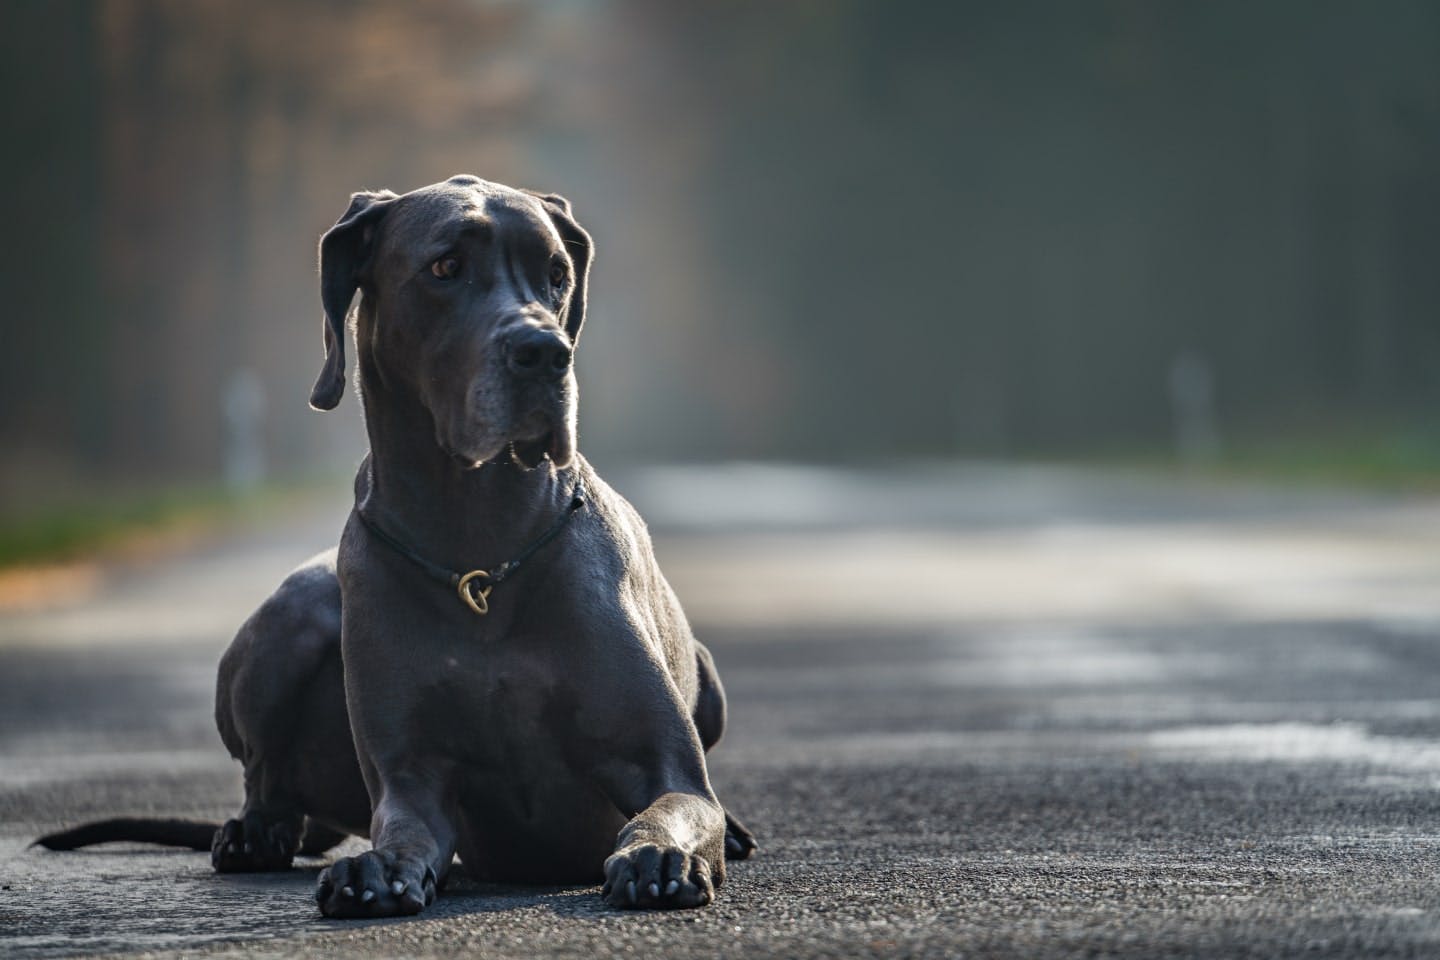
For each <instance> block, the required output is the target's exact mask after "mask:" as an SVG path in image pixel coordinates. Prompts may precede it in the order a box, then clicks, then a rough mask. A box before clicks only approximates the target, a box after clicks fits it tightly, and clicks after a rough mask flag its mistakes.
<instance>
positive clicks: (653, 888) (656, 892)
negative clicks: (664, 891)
mask: <svg viewBox="0 0 1440 960" xmlns="http://www.w3.org/2000/svg"><path fill="white" fill-rule="evenodd" d="M646 889H647V890H649V891H650V896H652V897H658V896H660V884H658V883H652V884H650V886H649V887H647V888H646Z"/></svg>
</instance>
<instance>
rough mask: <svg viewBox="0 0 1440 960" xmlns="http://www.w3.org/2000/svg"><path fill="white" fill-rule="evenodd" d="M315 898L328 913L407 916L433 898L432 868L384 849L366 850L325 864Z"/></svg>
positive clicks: (324, 912) (427, 904) (358, 915)
mask: <svg viewBox="0 0 1440 960" xmlns="http://www.w3.org/2000/svg"><path fill="white" fill-rule="evenodd" d="M315 901H316V902H317V903H319V904H320V912H321V913H323V914H324V915H325V916H327V917H399V916H409V915H411V914H416V913H419V912H420V911H421V910H424V909H425V908H426V907H428V906H429V905H430V904H431V903H433V902H434V901H435V871H434V870H432V869H430V867H429V866H427V865H426V864H423V863H420V862H418V861H415V860H402V859H400V858H399V857H396V856H395V855H394V854H392V853H388V852H386V851H384V850H367V851H366V852H365V853H362V854H360V856H358V857H343V858H341V859H339V860H336V861H335V862H334V863H332V864H331V865H330V866H329V867H327V868H326V869H325V871H324V872H322V873H321V874H320V884H319V886H317V887H316V888H315Z"/></svg>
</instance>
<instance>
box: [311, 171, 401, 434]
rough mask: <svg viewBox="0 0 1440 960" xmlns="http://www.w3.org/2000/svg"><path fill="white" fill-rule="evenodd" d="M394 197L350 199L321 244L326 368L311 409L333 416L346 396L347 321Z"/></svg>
mask: <svg viewBox="0 0 1440 960" xmlns="http://www.w3.org/2000/svg"><path fill="white" fill-rule="evenodd" d="M397 199H398V197H397V196H396V195H395V194H394V193H391V192H390V191H389V190H380V191H376V192H369V191H367V192H364V193H357V194H354V195H353V196H352V197H351V198H350V206H349V208H348V209H346V211H345V212H344V213H343V214H342V215H341V216H340V219H339V220H337V221H335V226H333V227H331V228H330V229H329V230H327V231H325V236H323V237H321V238H320V301H321V303H322V304H324V307H325V326H324V340H325V365H324V366H322V367H321V368H320V376H319V378H317V379H316V381H315V387H314V389H313V390H311V391H310V406H312V407H314V408H315V409H316V410H334V409H335V405H336V404H338V403H339V402H340V397H341V396H343V395H344V393H345V318H346V317H347V316H348V315H349V313H350V301H351V300H352V299H353V298H354V296H355V290H356V288H357V287H359V285H360V268H361V267H362V266H363V265H364V264H365V261H366V260H368V259H369V257H370V247H371V241H372V240H373V239H374V235H375V225H376V224H377V223H378V222H379V220H380V218H381V217H382V216H383V215H384V214H385V211H386V210H388V209H390V204H392V203H394V202H395V200H397Z"/></svg>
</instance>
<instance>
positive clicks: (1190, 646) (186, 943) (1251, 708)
mask: <svg viewBox="0 0 1440 960" xmlns="http://www.w3.org/2000/svg"><path fill="white" fill-rule="evenodd" d="M619 480H620V482H619V483H618V484H617V485H618V486H620V488H621V489H622V491H624V492H627V493H629V494H631V496H632V498H633V499H635V500H636V502H637V503H638V504H639V505H640V506H641V507H642V510H644V511H645V512H646V513H647V515H648V516H649V517H650V519H651V522H652V526H653V527H654V528H655V530H656V532H657V536H658V544H659V550H660V555H661V560H662V563H664V564H665V566H666V568H667V571H668V572H669V574H670V576H671V579H672V581H673V582H674V583H675V585H676V587H677V590H678V592H679V593H680V596H681V598H682V600H684V601H685V602H686V604H687V607H688V609H689V610H690V611H691V615H692V619H694V620H695V622H696V625H697V630H698V631H699V632H701V633H702V635H703V636H704V638H705V639H706V641H707V642H708V643H709V644H710V645H711V648H712V649H713V650H714V652H715V654H716V658H717V660H718V662H719V664H720V669H721V672H722V674H723V676H724V678H725V682H726V685H727V688H728V691H729V695H730V702H731V716H732V723H731V730H730V734H729V736H728V737H727V739H726V741H725V742H724V743H722V744H721V745H720V746H719V747H718V748H717V750H716V751H715V752H714V753H713V754H712V762H711V773H712V779H713V780H714V782H715V784H716V787H717V790H718V791H719V792H720V795H721V797H722V799H723V800H724V801H725V802H726V804H727V805H728V806H730V807H731V808H733V809H734V810H735V811H736V812H737V813H738V814H739V815H740V816H741V817H742V818H743V819H744V820H745V821H746V822H747V823H748V824H749V825H750V826H751V827H752V828H753V829H754V830H755V831H756V833H757V834H758V836H759V838H760V841H761V844H762V849H761V852H760V853H759V855H757V857H756V858H755V859H753V860H751V861H750V862H748V863H744V864H739V865H734V866H732V870H731V875H730V880H729V882H728V883H727V885H726V886H725V887H724V888H723V889H722V891H721V895H720V897H719V898H718V900H717V902H716V903H715V904H714V905H713V906H711V907H709V908H707V909H704V910H700V911H692V912H684V913H675V914H663V915H655V914H636V913H621V912H615V911H611V910H608V909H606V908H604V907H603V906H602V905H601V903H600V901H599V897H598V894H597V890H596V889H594V888H581V889H575V888H562V889H554V888H543V889H535V888H523V887H499V886H488V885H478V884H474V883H470V882H466V881H463V880H461V881H458V882H456V883H454V884H452V886H451V888H450V889H449V890H448V891H447V893H446V894H445V895H444V896H443V897H442V899H441V900H440V901H439V902H438V903H437V905H436V906H435V907H434V908H433V909H432V910H431V911H429V912H427V913H426V914H425V915H424V916H423V917H422V918H420V919H415V920H406V921H372V922H360V923H356V922H333V921H326V920H323V919H321V918H320V917H319V915H318V913H317V911H316V909H315V907H314V903H313V901H312V900H311V889H312V887H313V884H314V880H315V875H316V873H317V872H318V870H319V869H320V867H321V865H322V864H321V862H320V861H312V862H306V863H304V864H303V865H302V866H300V867H298V868H297V869H295V870H294V871H292V872H290V873H288V874H283V875H269V876H249V877H237V876H226V877H220V876H216V875H215V874H213V873H211V871H210V869H209V866H208V862H207V858H206V857H205V856H203V855H199V854H194V853H178V852H163V851H154V850H147V849H143V848H139V847H116V848H101V849H96V850H92V851H89V852H84V853H73V854H54V853H48V852H45V851H41V850H32V849H27V848H26V843H27V842H28V841H29V840H30V839H32V838H33V837H34V836H35V835H36V834H37V833H38V832H40V831H42V830H45V829H51V828H54V827H57V826H60V825H63V824H67V823H71V822H74V821H77V820H82V819H85V818H89V817H95V816H102V815H108V814H115V813H120V812H127V813H141V814H144V813H161V812H163V813H177V814H184V815H190V816H203V817H213V818H220V817H223V816H224V815H226V814H227V813H228V812H230V811H231V810H232V809H233V808H234V806H235V803H236V801H237V800H238V798H239V795H240V791H239V778H238V769H237V768H236V767H235V765H234V764H233V763H232V762H231V761H229V759H228V758H227V757H226V755H225V753H224V750H223V748H222V747H221V745H220V743H219V740H218V737H217V736H216V734H215V732H214V730H213V726H212V724H211V720H210V709H211V699H212V688H211V684H212V682H213V669H214V664H215V661H216V659H217V657H218V655H219V652H220V650H221V649H223V646H224V644H225V643H226V642H227V641H228V636H229V633H230V632H231V631H232V630H233V628H234V626H235V625H236V624H237V623H238V622H239V620H240V619H241V618H242V617H243V616H244V615H245V613H246V612H247V610H248V608H249V607H250V606H251V605H252V604H253V603H254V602H256V601H257V600H258V599H259V598H260V597H261V596H263V594H264V592H265V591H266V590H267V589H268V588H269V586H270V585H271V584H273V583H274V582H275V581H277V580H278V579H279V577H280V576H281V575H282V574H283V573H284V572H285V571H286V570H287V569H288V568H289V567H290V566H291V565H293V564H294V563H296V562H298V561H299V560H301V559H303V558H304V556H305V555H306V554H307V553H308V552H310V551H311V550H314V549H319V548H320V547H323V546H325V545H326V543H327V542H328V540H329V539H330V538H331V537H332V536H333V532H334V531H335V530H336V529H337V528H338V523H339V518H340V515H341V512H342V511H343V507H342V506H340V505H336V506H333V507H329V508H326V509H323V510H319V511H317V512H315V513H314V514H313V515H309V514H307V515H305V516H289V517H285V518H280V519H278V520H277V522H276V524H275V525H274V526H273V527H271V528H269V529H265V530H259V531H252V532H249V533H245V534H243V535H237V536H233V537H229V538H226V539H225V540H223V541H221V542H215V543H211V544H207V545H202V546H200V547H197V548H195V549H192V550H189V551H187V552H185V553H183V554H181V555H178V556H171V557H169V558H165V559H161V560H155V561H152V562H150V563H149V564H148V565H146V566H143V567H140V568H136V569H126V570H119V571H106V572H104V575H103V576H100V577H98V578H97V579H96V582H95V584H94V586H93V589H92V590H91V591H90V592H89V593H88V594H86V595H84V596H82V597H79V598H76V599H74V600H72V601H71V602H69V603H68V605H64V606H60V607H57V608H54V609H49V610H42V611H32V612H29V613H25V614H12V615H9V616H6V617H4V618H3V619H0V955H3V956H5V957H60V956H81V955H96V954H109V953H123V954H127V955H137V954H146V955H163V956H178V955H181V954H183V955H186V956H195V955H203V956H209V955H217V956H232V955H233V956H241V955H243V956H246V957H252V956H262V957H263V956H272V955H273V956H292V955H327V956H329V955H341V954H345V955H351V954H357V953H358V954H363V955H383V956H415V957H432V956H453V955H465V956H482V957H572V956H573V957H586V958H600V957H611V956H613V957H632V956H644V955H654V956H666V957H691V956H695V957H701V956H704V957H710V956H735V957H740V956H744V957H759V956H779V957H809V956H885V957H890V956H936V957H942V956H943V957H951V956H954V957H958V956H1023V957H1069V956H1112V955H1123V956H1137V957H1156V956H1201V957H1212V956H1213V957H1248V956H1256V957H1274V956H1302V955H1303V956H1307V957H1315V956H1319V957H1326V956H1345V957H1376V956H1413V957H1434V956H1440V877H1437V871H1436V869H1435V864H1436V861H1437V854H1440V502H1437V501H1425V500H1398V499H1385V498H1374V497H1365V496H1358V495H1342V494H1314V493H1311V494H1304V495H1300V494H1295V493H1292V492H1286V491H1275V490H1263V489H1260V490H1257V489H1236V488H1213V487H1207V486H1200V485H1176V484H1173V483H1171V484H1166V483H1161V482H1158V481H1155V480H1149V479H1145V478H1143V477H1134V476H1122V475H1115V474H1095V473H1086V472H1077V471H1063V470H1045V469H1016V468H1005V467H986V466H968V467H958V466H934V467H927V468H911V469H907V470H904V471H898V470H896V471H891V470H886V471H881V470H874V471H867V472H832V471H817V470H801V469H793V468H791V469H780V468H772V467H759V466H734V467H725V468H712V469H708V470H696V469H689V470H668V471H650V472H648V473H645V474H640V475H635V476H632V477H628V478H627V477H621V478H619Z"/></svg>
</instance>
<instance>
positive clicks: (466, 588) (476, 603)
mask: <svg viewBox="0 0 1440 960" xmlns="http://www.w3.org/2000/svg"><path fill="white" fill-rule="evenodd" d="M583 506H585V481H584V480H576V481H575V490H574V492H573V493H572V494H571V495H570V502H569V503H568V504H566V506H565V512H564V513H562V514H561V515H560V519H558V520H556V521H555V522H554V523H553V524H552V525H551V526H550V529H549V530H546V531H545V532H544V533H542V534H541V535H540V536H539V537H537V538H536V539H535V540H533V541H531V542H530V544H529V545H528V546H526V547H525V549H523V550H521V551H520V553H519V555H518V556H516V557H515V559H513V560H506V561H505V562H504V563H502V564H500V566H498V567H496V568H494V569H493V570H483V569H478V568H477V569H475V570H471V571H469V572H468V573H459V572H457V571H454V570H451V569H449V568H448V567H442V566H440V564H438V563H432V562H431V561H429V560H426V559H425V558H424V557H422V556H420V554H418V553H416V552H415V551H414V550H411V549H410V548H409V547H407V546H406V545H405V544H403V543H401V542H400V541H399V540H397V539H395V538H394V537H392V536H391V535H390V534H388V533H386V532H385V531H384V530H383V529H381V527H380V525H379V524H377V523H376V522H375V521H374V520H371V519H370V518H369V517H367V516H365V511H364V510H361V509H360V508H359V507H356V508H355V515H356V516H357V517H359V518H360V522H361V523H362V524H364V525H365V529H366V530H369V531H370V532H371V533H372V534H374V536H375V539H377V540H379V541H380V542H381V543H383V544H385V545H386V546H387V547H389V548H390V549H391V550H394V551H395V552H396V553H398V554H400V556H402V557H404V558H405V559H406V560H409V561H410V562H411V563H413V564H415V566H417V567H419V568H420V569H421V570H424V571H425V572H426V573H427V574H429V575H430V578H431V579H432V580H435V581H437V582H439V583H443V584H445V585H446V586H450V587H454V588H455V590H456V592H457V593H458V594H459V595H460V599H461V600H463V601H464V602H465V605H466V606H467V607H469V608H470V609H471V610H473V611H475V612H476V613H478V614H479V615H480V616H482V617H483V616H484V615H485V614H487V613H489V612H490V603H489V598H490V591H491V590H492V589H494V587H495V585H496V584H498V583H503V582H505V580H506V578H508V577H509V576H510V574H512V573H514V572H515V571H516V570H518V569H519V568H520V564H522V563H524V562H525V561H526V560H529V559H530V557H531V556H532V555H534V553H535V551H537V550H539V549H540V548H541V547H543V546H545V545H546V544H547V543H549V542H550V541H551V540H554V539H555V538H556V537H558V536H560V531H561V530H564V529H565V525H566V524H567V523H569V522H570V518H571V517H573V516H575V514H576V512H577V511H579V510H580V508H581V507H583Z"/></svg>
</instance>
